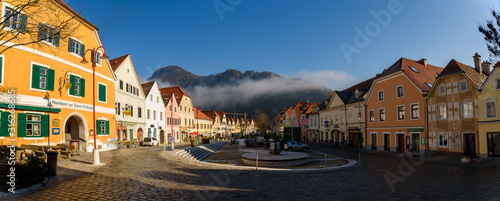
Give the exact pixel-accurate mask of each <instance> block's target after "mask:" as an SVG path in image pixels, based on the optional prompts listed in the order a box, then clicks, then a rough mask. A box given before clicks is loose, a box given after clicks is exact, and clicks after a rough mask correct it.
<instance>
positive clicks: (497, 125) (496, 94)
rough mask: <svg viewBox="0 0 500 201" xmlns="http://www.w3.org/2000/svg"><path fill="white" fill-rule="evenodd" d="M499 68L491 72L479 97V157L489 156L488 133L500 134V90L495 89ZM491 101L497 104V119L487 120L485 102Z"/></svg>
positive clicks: (499, 75)
mask: <svg viewBox="0 0 500 201" xmlns="http://www.w3.org/2000/svg"><path fill="white" fill-rule="evenodd" d="M498 69H499V68H498V67H496V68H494V69H493V71H492V72H491V74H490V76H489V77H488V79H487V81H486V82H485V84H484V86H483V88H482V90H481V93H479V95H478V105H479V118H478V125H479V156H480V157H487V156H488V141H487V133H490V132H500V114H499V112H500V110H499V109H498V106H499V102H498V101H499V100H500V90H498V89H495V79H496V78H498V77H500V71H499V70H498ZM489 99H492V100H495V102H496V110H497V111H496V117H495V118H486V105H485V102H486V101H487V100H489Z"/></svg>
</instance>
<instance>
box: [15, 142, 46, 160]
mask: <svg viewBox="0 0 500 201" xmlns="http://www.w3.org/2000/svg"><path fill="white" fill-rule="evenodd" d="M20 149H22V150H23V151H22V152H21V155H23V154H24V155H25V156H26V157H27V159H30V157H37V158H41V159H43V160H45V161H47V153H45V149H44V148H43V147H42V146H35V145H24V144H23V145H21V147H20ZM21 159H22V156H21Z"/></svg>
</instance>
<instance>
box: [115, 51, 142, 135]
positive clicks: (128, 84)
mask: <svg viewBox="0 0 500 201" xmlns="http://www.w3.org/2000/svg"><path fill="white" fill-rule="evenodd" d="M109 62H110V64H111V67H112V68H113V71H114V73H115V75H116V78H117V79H116V81H115V85H114V90H115V91H114V94H115V114H116V138H117V140H119V141H132V140H138V141H141V140H142V139H143V138H144V130H145V128H146V118H145V116H144V110H145V103H144V93H143V90H142V87H141V82H140V80H139V77H138V76H137V72H136V70H135V67H134V64H133V62H132V57H131V56H130V55H128V54H127V55H124V56H121V57H118V58H116V59H112V60H110V61H109Z"/></svg>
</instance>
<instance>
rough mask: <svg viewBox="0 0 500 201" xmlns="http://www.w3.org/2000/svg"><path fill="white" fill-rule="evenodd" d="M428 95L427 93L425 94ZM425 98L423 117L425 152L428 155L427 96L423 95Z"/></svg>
mask: <svg viewBox="0 0 500 201" xmlns="http://www.w3.org/2000/svg"><path fill="white" fill-rule="evenodd" d="M427 95H428V94H427ZM424 99H425V102H424V111H425V112H424V115H425V116H424V117H425V141H426V142H425V143H426V144H425V154H426V155H428V154H429V119H427V118H428V117H429V115H427V114H428V112H429V111H427V104H428V103H427V97H424ZM410 111H411V108H410Z"/></svg>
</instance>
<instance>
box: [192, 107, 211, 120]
mask: <svg viewBox="0 0 500 201" xmlns="http://www.w3.org/2000/svg"><path fill="white" fill-rule="evenodd" d="M193 110H194V112H195V113H194V114H195V116H194V117H195V118H197V119H204V120H209V121H213V120H212V118H210V117H209V116H207V115H206V114H205V113H203V110H198V109H197V108H193Z"/></svg>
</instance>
